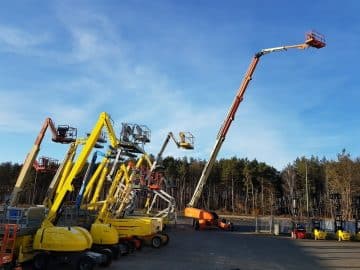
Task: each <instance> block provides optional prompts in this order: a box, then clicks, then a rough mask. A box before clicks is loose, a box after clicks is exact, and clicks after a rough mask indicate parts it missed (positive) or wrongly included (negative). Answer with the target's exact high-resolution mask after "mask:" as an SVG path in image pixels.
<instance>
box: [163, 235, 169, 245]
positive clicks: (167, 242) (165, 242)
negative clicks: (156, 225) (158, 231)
mask: <svg viewBox="0 0 360 270" xmlns="http://www.w3.org/2000/svg"><path fill="white" fill-rule="evenodd" d="M162 235H163V236H165V240H163V242H162V244H163V245H164V246H166V245H167V244H169V241H170V237H169V235H168V234H166V233H163V234H162Z"/></svg>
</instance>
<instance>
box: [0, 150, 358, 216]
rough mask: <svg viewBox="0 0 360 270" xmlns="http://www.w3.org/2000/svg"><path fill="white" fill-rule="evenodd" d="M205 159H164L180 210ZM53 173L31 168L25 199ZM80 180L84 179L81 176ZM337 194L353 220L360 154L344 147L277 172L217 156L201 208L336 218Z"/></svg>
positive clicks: (8, 180)
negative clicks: (334, 154) (334, 155)
mask: <svg viewBox="0 0 360 270" xmlns="http://www.w3.org/2000/svg"><path fill="white" fill-rule="evenodd" d="M204 165H205V160H198V159H193V158H173V157H167V158H165V159H164V160H163V166H164V168H165V171H164V174H165V179H166V181H165V183H166V189H167V191H168V192H169V193H170V194H172V195H173V196H174V197H175V199H176V203H177V207H178V209H179V210H182V209H184V207H186V204H187V203H188V202H189V201H190V199H191V196H192V195H193V192H194V189H195V186H196V184H197V182H198V180H199V178H200V175H201V172H202V169H203V167H204ZM20 169H21V165H20V164H17V163H11V162H4V163H1V164H0V199H1V200H4V198H6V196H5V195H6V194H7V195H8V194H9V193H11V190H12V188H13V186H14V185H15V182H16V178H17V176H18V174H19V172H20ZM52 177H53V174H51V173H45V174H38V173H36V172H35V170H33V171H32V174H31V179H32V181H30V182H29V184H28V185H27V186H26V187H25V191H24V193H26V194H28V196H25V199H23V200H24V201H23V203H32V202H34V201H35V202H37V201H39V200H40V199H41V198H43V196H44V194H45V193H46V189H47V187H48V185H49V183H50V181H51V179H52ZM78 178H79V180H78V182H80V180H81V177H78ZM333 194H340V196H341V209H342V215H343V218H344V219H352V218H353V216H354V214H355V212H356V207H358V205H356V202H358V203H359V202H360V200H359V198H360V197H359V196H360V158H352V157H351V156H350V154H349V153H347V152H346V151H345V150H343V151H342V152H341V153H339V154H338V155H337V158H336V159H335V160H327V159H326V158H322V159H319V158H318V157H315V156H312V157H310V158H306V157H299V158H297V159H296V160H294V161H293V162H292V163H289V164H288V165H287V166H286V167H285V168H284V169H283V170H281V171H278V170H276V169H275V168H274V167H272V166H270V165H268V164H266V163H265V162H260V161H257V160H256V159H254V160H249V159H247V158H237V157H233V158H230V159H220V160H217V161H216V162H215V164H214V166H213V169H212V171H211V174H210V176H209V178H208V180H207V183H206V185H205V187H204V190H203V193H202V196H201V198H200V200H199V202H198V205H197V206H198V207H201V208H205V209H210V210H214V211H219V212H222V213H229V214H235V215H293V214H295V213H294V206H295V205H294V201H296V208H297V209H296V214H297V215H299V216H304V217H305V216H310V217H333V215H334V202H333V200H332V198H333V197H332V196H333Z"/></svg>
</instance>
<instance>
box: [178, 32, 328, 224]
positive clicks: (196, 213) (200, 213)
mask: <svg viewBox="0 0 360 270" xmlns="http://www.w3.org/2000/svg"><path fill="white" fill-rule="evenodd" d="M305 38H306V39H305V42H304V43H302V44H297V45H288V46H281V47H275V48H269V49H263V50H261V51H260V52H258V53H256V54H255V56H254V58H253V59H252V61H251V63H250V66H249V67H248V70H247V72H246V74H245V77H244V79H243V81H242V83H241V85H240V88H239V89H238V92H237V94H236V96H235V99H234V101H233V103H232V105H231V107H230V110H229V112H228V114H227V116H226V118H225V120H224V122H223V124H222V126H221V128H220V130H219V133H218V135H217V137H216V140H215V145H214V147H213V150H212V151H211V154H210V158H209V160H208V161H207V163H206V164H205V167H204V169H203V171H202V174H201V176H200V179H199V181H198V183H197V186H196V188H195V191H194V194H193V196H192V198H191V200H190V202H189V203H188V205H187V207H186V208H185V216H186V217H190V218H193V219H195V228H196V229H206V228H207V227H212V226H215V227H219V228H222V229H225V230H229V229H231V224H230V223H228V222H226V221H225V220H219V218H218V216H217V215H216V213H214V212H210V211H206V210H204V209H198V208H195V207H196V205H197V203H198V201H199V199H200V196H201V194H202V191H203V188H204V185H205V184H206V181H207V179H208V177H209V174H210V172H211V169H212V167H213V165H214V163H215V160H216V157H217V155H218V153H219V151H220V149H221V146H222V144H223V142H224V141H225V138H226V134H227V132H228V130H229V128H230V125H231V123H232V121H233V120H234V119H235V114H236V111H237V109H238V107H239V105H240V103H241V101H242V100H243V99H244V94H245V91H246V89H247V87H248V85H249V83H250V81H251V79H252V75H253V74H254V71H255V69H256V66H257V64H258V62H259V60H260V57H261V56H263V55H266V54H269V53H273V52H281V51H287V50H288V49H306V48H308V47H314V48H317V49H320V48H323V47H324V46H325V40H324V38H323V36H321V35H320V34H317V33H315V32H310V33H307V34H306V37H305ZM224 221H225V222H224Z"/></svg>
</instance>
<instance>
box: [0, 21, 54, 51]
mask: <svg viewBox="0 0 360 270" xmlns="http://www.w3.org/2000/svg"><path fill="white" fill-rule="evenodd" d="M48 41H49V35H48V34H43V33H30V32H28V31H25V30H23V29H20V28H17V27H13V26H6V25H0V50H2V51H11V52H18V53H20V52H25V51H28V50H32V49H34V48H36V47H37V46H39V45H42V44H45V43H47V42H48Z"/></svg>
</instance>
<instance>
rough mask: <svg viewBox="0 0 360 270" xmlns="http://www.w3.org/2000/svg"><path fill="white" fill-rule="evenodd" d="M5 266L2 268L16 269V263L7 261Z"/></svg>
mask: <svg viewBox="0 0 360 270" xmlns="http://www.w3.org/2000/svg"><path fill="white" fill-rule="evenodd" d="M2 267H3V268H0V269H4V270H13V269H14V263H13V262H10V263H6V264H4V265H3V266H2Z"/></svg>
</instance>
